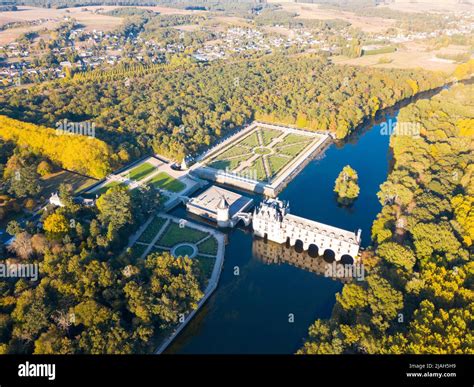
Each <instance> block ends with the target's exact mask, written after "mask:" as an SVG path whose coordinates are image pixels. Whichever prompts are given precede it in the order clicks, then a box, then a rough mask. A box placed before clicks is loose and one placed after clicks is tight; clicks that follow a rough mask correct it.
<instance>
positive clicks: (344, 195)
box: [334, 165, 360, 205]
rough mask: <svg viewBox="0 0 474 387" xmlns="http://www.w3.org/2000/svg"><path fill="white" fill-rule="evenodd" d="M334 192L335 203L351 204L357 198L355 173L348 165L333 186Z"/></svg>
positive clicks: (357, 189) (357, 188)
mask: <svg viewBox="0 0 474 387" xmlns="http://www.w3.org/2000/svg"><path fill="white" fill-rule="evenodd" d="M334 192H336V194H337V201H338V202H339V203H341V204H344V205H350V204H352V203H353V202H354V200H355V199H357V197H358V196H359V192H360V188H359V184H358V176H357V172H356V171H355V170H354V169H353V168H351V166H350V165H346V166H345V167H344V168H342V171H341V173H339V176H338V177H337V179H336V184H335V185H334Z"/></svg>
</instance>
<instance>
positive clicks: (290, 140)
mask: <svg viewBox="0 0 474 387" xmlns="http://www.w3.org/2000/svg"><path fill="white" fill-rule="evenodd" d="M311 139H312V138H311V137H308V136H302V135H299V134H294V133H291V134H289V135H288V136H285V137H284V138H283V141H282V142H281V143H280V144H279V145H280V146H282V145H288V144H294V143H297V142H305V141H306V142H308V141H311Z"/></svg>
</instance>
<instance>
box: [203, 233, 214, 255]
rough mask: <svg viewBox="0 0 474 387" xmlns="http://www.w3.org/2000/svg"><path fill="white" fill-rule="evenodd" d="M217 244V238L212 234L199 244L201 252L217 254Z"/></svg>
mask: <svg viewBox="0 0 474 387" xmlns="http://www.w3.org/2000/svg"><path fill="white" fill-rule="evenodd" d="M217 246H218V243H217V239H216V238H214V237H213V236H211V237H210V238H209V239H206V240H205V241H204V242H202V243H200V244H199V245H198V249H199V253H200V254H210V255H215V254H217Z"/></svg>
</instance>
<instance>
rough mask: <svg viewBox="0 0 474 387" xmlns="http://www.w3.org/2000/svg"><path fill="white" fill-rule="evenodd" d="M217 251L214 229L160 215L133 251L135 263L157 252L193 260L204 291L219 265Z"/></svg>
mask: <svg viewBox="0 0 474 387" xmlns="http://www.w3.org/2000/svg"><path fill="white" fill-rule="evenodd" d="M218 247H219V242H218V240H217V239H216V237H215V236H214V235H213V232H212V230H211V229H209V228H207V227H203V226H200V225H197V224H194V223H190V222H189V221H186V220H180V219H176V218H172V217H169V216H159V215H157V216H155V217H154V218H153V219H152V221H151V222H150V223H149V224H148V226H147V227H146V228H145V230H143V232H142V233H141V235H140V236H139V237H138V239H137V240H136V242H135V243H134V245H133V246H132V247H131V249H130V250H131V255H132V256H133V257H134V258H135V259H144V258H146V257H147V256H148V255H150V254H151V253H156V252H158V253H162V252H168V253H170V254H171V255H172V256H174V257H175V258H178V257H188V258H191V259H194V260H196V262H197V263H198V267H199V269H200V273H201V283H202V285H203V286H204V287H205V286H206V285H207V281H208V280H209V278H210V276H211V274H212V270H213V268H214V264H215V262H216V256H217V253H218Z"/></svg>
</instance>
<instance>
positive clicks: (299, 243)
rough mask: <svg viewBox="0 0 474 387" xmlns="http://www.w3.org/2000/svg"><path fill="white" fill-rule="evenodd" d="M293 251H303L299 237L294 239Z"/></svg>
mask: <svg viewBox="0 0 474 387" xmlns="http://www.w3.org/2000/svg"><path fill="white" fill-rule="evenodd" d="M295 251H296V252H297V253H302V252H303V251H304V243H303V241H302V240H301V239H297V240H296V241H295Z"/></svg>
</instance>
